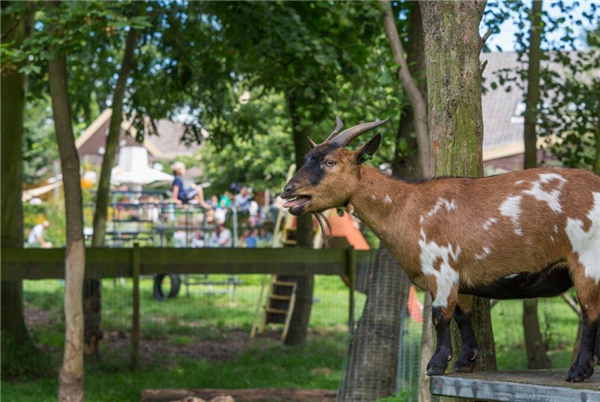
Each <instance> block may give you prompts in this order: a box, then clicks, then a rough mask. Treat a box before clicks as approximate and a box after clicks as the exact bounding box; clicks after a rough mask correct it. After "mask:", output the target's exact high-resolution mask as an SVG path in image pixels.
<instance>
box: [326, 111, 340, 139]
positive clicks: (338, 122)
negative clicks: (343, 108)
mask: <svg viewBox="0 0 600 402" xmlns="http://www.w3.org/2000/svg"><path fill="white" fill-rule="evenodd" d="M342 128H344V123H343V122H342V119H340V117H339V116H336V117H335V129H334V130H333V131H332V132H331V134H329V137H327V139H326V140H325V142H328V141H329V140H331V139H332V138H333V137H335V136H336V135H338V134H339V133H340V131H342Z"/></svg>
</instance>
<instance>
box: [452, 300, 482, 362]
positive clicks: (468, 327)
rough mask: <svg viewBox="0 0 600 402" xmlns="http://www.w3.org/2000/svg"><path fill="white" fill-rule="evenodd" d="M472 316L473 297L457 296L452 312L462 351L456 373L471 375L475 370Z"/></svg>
mask: <svg viewBox="0 0 600 402" xmlns="http://www.w3.org/2000/svg"><path fill="white" fill-rule="evenodd" d="M472 315H473V296H470V295H458V306H456V309H455V310H454V320H455V321H456V324H457V325H458V329H459V330H460V337H461V338H462V351H461V353H460V356H459V357H458V360H456V364H455V365H454V371H456V372H458V373H471V372H473V370H474V369H475V359H477V354H478V349H477V340H476V339H475V333H474V332H473V325H472V323H471V316H472Z"/></svg>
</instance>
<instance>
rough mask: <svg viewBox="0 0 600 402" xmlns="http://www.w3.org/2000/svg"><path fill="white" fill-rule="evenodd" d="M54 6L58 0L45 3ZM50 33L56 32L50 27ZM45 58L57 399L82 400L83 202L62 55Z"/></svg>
mask: <svg viewBox="0 0 600 402" xmlns="http://www.w3.org/2000/svg"><path fill="white" fill-rule="evenodd" d="M47 4H48V7H49V8H52V7H58V6H59V4H60V2H59V1H52V2H49V3H47ZM49 34H50V35H51V36H54V35H57V33H56V32H55V30H54V29H53V27H52V26H50V27H49ZM51 52H52V55H51V58H50V60H49V80H50V97H51V99H52V114H53V117H54V128H55V130H56V140H57V143H58V150H59V153H60V161H61V168H62V174H63V188H64V192H65V211H66V221H67V248H66V252H65V282H66V283H65V300H64V306H65V307H64V308H65V349H64V355H63V365H62V368H61V370H60V379H59V395H58V397H59V400H60V401H83V400H84V387H83V385H84V383H83V381H84V370H83V303H82V296H83V277H84V272H85V243H84V240H83V204H82V196H81V177H80V175H79V155H78V154H77V148H76V147H75V137H74V135H73V126H72V120H71V104H70V101H69V89H68V81H67V63H66V57H65V55H64V54H61V53H59V50H58V49H51Z"/></svg>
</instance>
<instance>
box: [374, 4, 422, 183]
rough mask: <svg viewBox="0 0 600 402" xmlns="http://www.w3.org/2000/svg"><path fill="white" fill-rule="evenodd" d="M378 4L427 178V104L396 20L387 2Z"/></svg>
mask: <svg viewBox="0 0 600 402" xmlns="http://www.w3.org/2000/svg"><path fill="white" fill-rule="evenodd" d="M379 2H380V5H381V18H382V21H383V26H384V28H385V32H386V34H387V37H388V39H389V41H390V45H391V47H392V53H393V54H394V59H395V60H396V63H398V64H399V65H400V68H399V69H398V78H399V79H400V83H401V84H402V88H403V89H404V92H405V93H406V95H407V96H408V99H409V100H410V104H411V106H412V109H413V120H414V123H413V124H414V129H415V132H416V134H417V143H418V146H419V159H420V165H421V172H422V174H423V175H424V176H425V177H428V176H429V173H430V169H429V168H430V145H429V132H428V129H427V102H426V101H425V98H424V96H423V95H422V93H421V91H420V90H419V87H418V86H417V83H416V81H415V79H414V78H413V76H412V74H411V72H410V69H409V68H408V63H407V61H406V58H405V55H404V49H403V47H402V42H401V41H400V37H399V36H398V29H397V28H396V18H395V17H394V14H393V11H392V6H391V4H390V2H389V1H388V0H379Z"/></svg>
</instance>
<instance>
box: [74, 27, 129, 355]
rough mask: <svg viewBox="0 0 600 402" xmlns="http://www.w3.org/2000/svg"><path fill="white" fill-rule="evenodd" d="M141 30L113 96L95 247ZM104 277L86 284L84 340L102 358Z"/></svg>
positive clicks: (99, 242) (89, 352)
mask: <svg viewBox="0 0 600 402" xmlns="http://www.w3.org/2000/svg"><path fill="white" fill-rule="evenodd" d="M138 34H139V31H138V30H137V29H134V28H130V29H129V32H128V33H127V39H126V41H125V51H124V53H123V60H122V62H121V69H120V71H119V78H118V80H117V85H116V87H115V92H114V94H113V99H112V114H111V116H110V125H109V131H108V135H107V136H106V145H105V147H104V149H105V152H104V157H103V159H102V170H101V172H100V180H99V181H98V192H97V193H96V209H95V212H94V237H93V239H92V247H103V246H104V235H105V233H106V217H107V213H108V202H109V198H110V175H111V172H112V168H113V166H114V164H115V158H116V154H117V148H118V147H119V137H120V134H121V123H122V121H123V98H124V97H125V89H126V88H127V78H128V77H129V73H130V72H131V70H132V69H133V66H134V51H135V47H136V45H137V38H138ZM101 288H102V287H101V281H100V279H87V280H85V281H84V284H83V289H84V290H83V292H84V294H83V307H84V309H83V311H84V317H85V325H84V326H85V330H84V342H85V353H86V354H87V355H89V356H91V357H93V358H95V359H97V358H98V357H99V349H98V343H99V342H100V339H102V330H101V329H100V322H101V319H102V315H101V308H102V298H101V297H102V295H101Z"/></svg>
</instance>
